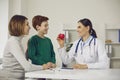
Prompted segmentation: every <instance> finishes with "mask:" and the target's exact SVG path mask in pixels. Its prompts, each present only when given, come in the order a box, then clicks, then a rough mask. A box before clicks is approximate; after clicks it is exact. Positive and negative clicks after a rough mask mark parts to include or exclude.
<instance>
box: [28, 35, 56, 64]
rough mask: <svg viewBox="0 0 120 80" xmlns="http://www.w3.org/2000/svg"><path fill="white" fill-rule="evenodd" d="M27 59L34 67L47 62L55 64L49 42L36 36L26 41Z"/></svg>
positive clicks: (53, 53)
mask: <svg viewBox="0 0 120 80" xmlns="http://www.w3.org/2000/svg"><path fill="white" fill-rule="evenodd" d="M28 58H29V59H31V61H32V63H33V64H36V65H43V64H46V63H47V62H52V63H56V59H55V52H54V49H53V45H52V42H51V40H50V39H49V38H47V37H45V38H41V37H39V36H38V35H34V36H32V37H31V38H30V39H29V41H28Z"/></svg>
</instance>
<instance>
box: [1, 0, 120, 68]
mask: <svg viewBox="0 0 120 80" xmlns="http://www.w3.org/2000/svg"><path fill="white" fill-rule="evenodd" d="M15 14H20V15H24V16H27V17H28V20H29V24H30V27H31V29H30V33H29V35H28V36H26V37H25V38H24V39H23V42H22V43H23V45H24V49H25V50H26V48H27V46H26V45H27V40H28V39H29V38H30V37H31V36H33V35H35V34H36V31H35V30H34V29H33V27H32V18H33V16H35V15H43V16H47V17H48V18H49V31H48V34H47V35H46V36H48V37H50V39H51V40H52V43H53V46H54V50H55V53H56V60H57V66H58V67H61V66H62V61H61V59H60V57H59V54H58V48H59V45H58V43H57V40H56V39H57V36H58V34H59V33H64V34H66V35H65V38H66V44H67V45H68V46H69V45H70V44H72V42H73V41H75V40H76V39H78V33H77V32H76V28H77V21H78V20H80V19H83V18H89V19H90V20H91V21H92V23H93V27H94V29H95V30H96V32H97V35H98V37H99V38H100V39H101V40H103V42H104V43H105V48H106V52H107V55H108V56H109V58H110V68H115V69H116V68H117V69H120V0H0V64H2V56H3V51H4V47H5V44H6V42H7V40H8V38H9V37H10V36H9V35H8V22H9V20H10V18H11V17H12V16H13V15H15ZM13 45H14V44H13ZM73 63H74V62H73ZM70 65H71V64H70Z"/></svg>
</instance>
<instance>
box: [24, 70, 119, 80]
mask: <svg viewBox="0 0 120 80" xmlns="http://www.w3.org/2000/svg"><path fill="white" fill-rule="evenodd" d="M25 77H29V78H52V79H80V80H120V69H107V70H97V69H92V70H90V69H89V70H70V69H69V70H68V69H55V70H41V71H34V72H28V73H26V74H25Z"/></svg>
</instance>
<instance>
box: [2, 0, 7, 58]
mask: <svg viewBox="0 0 120 80" xmlns="http://www.w3.org/2000/svg"><path fill="white" fill-rule="evenodd" d="M7 39H8V0H0V58H1V57H2V55H3V50H4V46H5V44H6V41H7Z"/></svg>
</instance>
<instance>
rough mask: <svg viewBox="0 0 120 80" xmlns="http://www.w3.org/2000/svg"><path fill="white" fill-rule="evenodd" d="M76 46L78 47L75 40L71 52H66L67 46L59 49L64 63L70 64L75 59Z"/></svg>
mask: <svg viewBox="0 0 120 80" xmlns="http://www.w3.org/2000/svg"><path fill="white" fill-rule="evenodd" d="M75 48H76V44H75V42H74V43H73V46H72V47H71V49H70V51H69V52H66V48H65V47H63V48H59V49H58V53H59V55H60V57H61V60H62V62H63V63H64V64H69V63H71V62H72V61H73V59H74V54H75Z"/></svg>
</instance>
